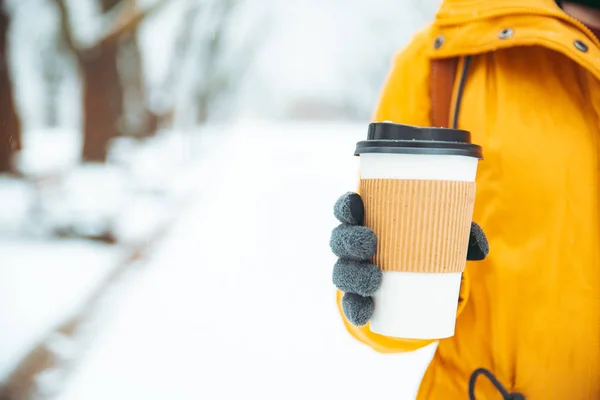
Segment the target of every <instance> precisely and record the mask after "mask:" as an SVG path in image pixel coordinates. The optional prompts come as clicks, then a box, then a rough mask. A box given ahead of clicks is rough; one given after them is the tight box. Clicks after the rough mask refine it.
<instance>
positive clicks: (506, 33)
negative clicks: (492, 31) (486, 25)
mask: <svg viewBox="0 0 600 400" xmlns="http://www.w3.org/2000/svg"><path fill="white" fill-rule="evenodd" d="M513 33H515V31H514V30H513V29H512V28H505V29H502V30H501V31H500V33H499V34H498V37H499V38H500V39H508V38H509V37H511V36H512V35H513Z"/></svg>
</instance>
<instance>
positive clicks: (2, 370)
mask: <svg viewBox="0 0 600 400" xmlns="http://www.w3.org/2000/svg"><path fill="white" fill-rule="evenodd" d="M220 132H221V128H219V127H217V126H214V127H212V128H206V129H201V130H197V131H194V132H165V133H164V134H160V135H158V136H157V137H155V138H152V139H151V140H149V141H148V142H146V143H144V144H143V145H140V144H137V145H132V144H131V143H130V144H127V143H126V142H125V141H124V142H123V143H121V144H120V145H119V146H118V147H119V148H120V150H119V149H118V148H117V147H116V148H115V151H114V153H113V154H112V159H111V164H105V165H96V166H91V165H76V164H75V163H74V162H72V161H69V160H71V157H70V153H71V152H72V151H76V150H74V149H73V148H70V147H69V146H68V145H67V146H59V144H61V142H62V143H63V144H68V142H69V140H68V139H69V132H64V131H57V132H56V133H53V132H47V131H44V132H38V133H39V134H38V133H35V132H34V133H31V134H29V135H25V138H26V139H27V140H28V141H31V142H32V143H36V144H38V145H37V146H36V145H31V146H28V147H27V151H25V152H23V154H22V157H21V160H20V164H19V165H20V167H21V168H20V169H21V171H23V172H24V173H25V174H26V177H27V178H25V179H23V178H15V177H10V176H0V382H3V381H4V380H5V379H6V378H7V377H8V375H9V374H11V373H12V372H13V370H14V369H15V368H16V367H17V365H18V364H19V363H20V362H21V361H22V360H23V359H24V358H25V357H26V356H27V355H28V354H29V353H30V352H31V351H32V350H33V349H34V348H35V347H36V346H38V345H39V344H40V342H41V341H42V340H44V339H45V338H46V337H47V336H48V335H49V334H50V333H51V332H52V331H53V330H54V329H56V328H57V327H58V326H59V325H60V324H62V323H64V322H65V321H66V320H67V319H69V318H72V317H73V316H74V315H75V314H76V313H78V312H80V310H81V309H82V307H83V306H84V304H85V302H86V301H87V300H88V299H89V298H90V296H91V295H93V294H94V293H95V292H96V291H97V290H99V289H100V288H101V287H102V285H103V284H104V281H105V280H106V279H107V278H108V277H109V276H110V275H111V274H112V273H113V272H114V271H115V269H116V268H117V267H119V266H120V265H122V263H123V262H124V260H125V259H126V258H127V257H129V256H130V253H131V252H132V251H136V249H138V248H139V246H140V245H143V243H145V241H147V240H148V239H149V238H150V237H152V235H153V234H154V232H156V231H157V230H161V229H162V228H163V227H164V226H165V224H168V223H169V221H170V220H171V219H172V218H173V217H174V215H176V214H177V213H179V212H180V211H181V208H182V207H183V206H184V205H185V203H186V201H187V199H189V198H190V196H192V195H193V192H194V191H196V190H197V188H198V187H199V184H198V183H197V182H196V181H195V180H194V179H195V178H196V176H195V173H196V168H204V165H205V164H208V165H210V163H211V157H213V156H214V157H216V156H218V154H219V150H218V147H219V146H220V142H219V141H218V140H217V139H218V136H219V135H220ZM33 138H37V141H36V140H33ZM44 139H45V140H46V142H48V141H49V142H52V139H55V141H56V142H57V143H55V144H54V145H55V146H54V150H55V151H45V152H44V151H43V146H41V145H40V144H39V143H40V142H41V143H45V141H44ZM63 139H64V140H63ZM123 140H124V139H123ZM199 148H202V149H204V148H211V149H213V150H215V152H214V153H215V154H214V155H211V154H210V152H208V151H202V152H201V153H202V155H201V156H200V157H198V156H197V154H196V151H198V149H199ZM122 152H127V157H121V156H120V153H122ZM194 157H195V158H196V159H195V160H193V158H194ZM55 174H57V176H59V177H60V179H59V181H55V180H56V179H57V178H56V177H54V175H55ZM44 176H50V177H51V178H50V179H49V182H46V183H40V181H38V179H42V180H43V179H44ZM40 177H41V178H40ZM106 221H108V222H110V224H111V229H112V231H113V233H114V235H115V236H116V238H117V240H118V241H117V243H116V244H113V245H108V244H104V243H98V242H94V241H89V240H82V239H64V238H63V239H59V238H57V237H55V236H52V235H51V232H52V231H53V230H54V229H56V228H57V227H61V226H65V225H69V226H73V227H74V228H76V229H78V230H80V231H83V232H85V231H86V230H88V231H94V230H98V229H99V228H98V225H102V224H103V223H104V222H106Z"/></svg>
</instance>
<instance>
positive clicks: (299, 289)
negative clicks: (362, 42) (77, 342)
mask: <svg viewBox="0 0 600 400" xmlns="http://www.w3.org/2000/svg"><path fill="white" fill-rule="evenodd" d="M365 134H366V126H361V125H348V124H333V123H332V124H320V125H316V124H310V123H306V124H298V125H294V126H285V125H273V124H257V123H248V122H247V123H242V124H240V125H239V126H238V127H237V128H236V129H234V130H233V131H232V132H230V133H229V134H227V135H225V134H224V135H222V142H221V144H220V146H218V150H216V149H217V147H215V148H214V149H215V150H214V151H213V152H212V154H211V158H212V160H211V161H210V167H208V168H204V169H202V170H201V171H200V172H199V173H198V174H197V177H196V179H198V182H199V184H200V194H199V196H198V200H197V202H196V204H195V205H194V206H193V207H192V208H191V209H190V210H189V211H188V212H187V214H186V215H185V217H184V218H182V219H181V220H180V222H179V223H178V225H177V226H175V228H174V230H173V231H172V233H171V235H170V236H169V237H168V239H167V240H166V241H165V242H163V244H162V245H161V246H160V247H159V248H157V249H155V250H156V253H155V256H154V257H153V259H152V260H151V262H150V265H148V266H147V269H146V271H145V272H144V273H143V274H142V275H140V276H139V277H138V279H136V280H135V281H134V282H133V283H131V286H129V287H128V288H127V291H126V292H125V294H124V295H122V296H121V298H120V299H119V301H117V302H115V303H114V304H113V305H112V313H111V315H112V317H111V318H110V319H107V320H105V321H104V324H103V328H102V330H101V331H100V332H99V335H98V337H97V339H96V340H95V341H94V342H93V346H92V348H91V349H90V350H89V352H88V353H87V356H86V357H85V358H84V360H83V361H82V363H81V364H80V365H79V367H78V368H77V369H76V371H75V372H74V373H73V374H72V375H71V376H70V379H69V380H68V383H67V385H66V386H65V387H64V390H63V392H62V394H61V395H60V396H58V399H59V400H80V399H86V400H95V399H102V400H103V399H107V398H110V399H161V400H162V399H177V400H179V399H210V400H213V399H214V400H221V399H240V398H243V399H254V398H257V399H258V398H260V399H278V400H279V399H302V400H305V399H321V398H323V399H325V398H334V399H348V400H352V399H364V398H376V399H382V400H383V399H410V398H414V395H415V393H416V390H417V385H418V382H419V380H420V378H421V377H422V374H423V372H424V369H425V367H426V365H427V363H428V362H429V360H430V358H431V356H432V352H433V347H430V348H426V349H423V350H421V351H418V352H415V353H411V354H401V355H381V354H378V353H376V352H374V351H373V350H371V349H369V348H367V347H366V346H363V345H361V344H360V343H358V342H356V341H354V340H353V339H352V338H351V337H350V336H349V335H348V334H347V332H346V331H345V329H344V327H343V325H342V322H341V320H340V317H339V315H338V313H337V309H336V305H335V300H334V288H333V286H332V283H331V270H332V267H333V264H334V262H335V259H334V256H333V255H332V254H331V252H330V250H329V246H328V240H329V234H330V231H331V229H332V228H333V227H334V226H335V224H336V222H335V219H334V217H333V215H332V205H333V203H334V201H335V199H336V198H337V197H338V196H339V195H341V194H342V193H344V192H345V191H347V190H353V189H354V188H355V185H356V178H357V167H358V165H357V159H356V158H355V157H353V156H352V154H353V150H354V145H355V143H356V142H357V141H358V140H361V139H362V138H363V137H364V136H365ZM211 149H213V148H211ZM215 152H216V154H215Z"/></svg>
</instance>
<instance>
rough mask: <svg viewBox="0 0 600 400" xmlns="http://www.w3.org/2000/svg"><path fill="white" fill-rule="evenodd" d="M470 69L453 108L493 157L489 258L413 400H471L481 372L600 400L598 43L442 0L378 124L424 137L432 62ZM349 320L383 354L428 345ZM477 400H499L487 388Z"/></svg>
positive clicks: (470, 272)
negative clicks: (450, 60) (416, 129)
mask: <svg viewBox="0 0 600 400" xmlns="http://www.w3.org/2000/svg"><path fill="white" fill-rule="evenodd" d="M463 56H471V57H470V63H468V70H465V66H466V65H467V63H464V62H461V63H460V65H459V68H458V75H459V77H460V76H462V75H464V77H465V79H464V83H463V84H462V96H457V93H458V91H459V87H460V86H461V82H460V81H461V79H456V84H455V92H454V95H453V96H454V99H453V102H452V103H453V104H454V105H456V104H457V100H458V98H459V97H460V113H459V115H458V120H457V121H456V123H457V126H458V128H461V129H466V130H469V131H471V133H472V138H473V141H474V143H477V144H480V145H481V146H482V147H483V150H484V157H485V160H484V161H482V162H481V163H480V166H479V167H480V169H479V171H478V176H477V197H476V206H475V214H474V217H473V219H474V220H475V221H477V222H478V223H479V224H480V225H481V226H482V227H483V229H484V230H485V232H486V234H487V236H488V239H489V242H490V255H489V256H488V258H487V259H486V260H485V261H483V262H469V263H468V264H467V267H466V270H465V273H464V275H463V287H462V295H461V297H462V299H463V300H462V301H461V303H460V305H459V313H458V318H457V324H456V334H455V336H454V337H452V338H449V339H444V340H441V341H440V342H439V345H438V348H437V350H436V354H435V356H434V358H433V360H432V362H431V364H430V365H429V367H428V369H427V371H426V373H425V376H424V378H423V381H422V383H421V386H420V390H419V395H418V399H419V400H425V399H426V400H431V399H434V400H438V399H439V400H453V399H456V400H458V399H468V398H469V397H468V384H469V378H470V376H471V374H472V373H473V371H474V370H476V369H478V368H486V369H488V370H489V371H491V372H492V373H493V374H494V375H495V377H496V378H497V379H498V381H500V382H501V383H502V384H503V385H504V386H505V387H506V388H507V390H508V391H510V392H518V393H521V394H522V395H523V396H524V397H525V399H527V400H552V399H557V400H558V399H560V400H565V399H569V400H590V399H600V215H599V211H598V208H599V200H600V198H599V197H600V184H599V178H600V174H599V161H600V143H599V141H600V138H599V130H600V81H599V78H600V42H599V41H598V40H597V38H596V37H595V36H594V35H593V33H592V32H590V31H589V30H588V29H587V28H586V27H585V26H584V25H582V24H581V23H579V22H578V21H576V20H574V19H573V18H571V17H569V16H567V15H566V14H565V13H564V12H563V11H562V10H561V9H560V8H559V7H558V6H556V4H555V2H554V0H445V1H444V2H443V4H442V6H441V8H440V10H439V12H438V14H437V16H436V18H435V21H434V22H433V23H432V24H431V25H430V26H428V27H427V28H426V29H424V30H423V31H421V32H419V33H418V34H417V35H416V36H415V37H414V38H413V40H412V41H411V43H410V44H409V45H408V46H407V47H406V48H405V49H403V50H402V51H400V52H399V53H398V55H397V56H396V58H395V60H394V64H393V67H392V69H391V72H390V74H389V76H388V79H387V81H386V84H385V86H384V88H383V91H382V95H381V99H380V102H379V105H378V107H377V109H376V112H375V116H374V120H375V121H383V120H391V121H394V122H398V123H405V124H414V125H428V124H429V123H430V109H431V105H430V97H429V92H428V90H429V86H428V84H429V71H430V60H431V59H434V58H445V57H463ZM454 107H456V106H454ZM450 115H451V116H453V115H454V112H453V110H451V113H450ZM451 120H452V118H451ZM337 295H338V296H337V301H338V305H340V300H341V293H340V292H339V291H338V293H337ZM340 313H341V315H342V318H343V321H344V323H345V326H346V327H347V329H348V331H349V332H350V333H351V334H352V335H353V336H354V337H355V338H356V339H358V340H359V341H361V342H363V343H365V344H367V345H369V346H371V347H372V348H374V349H375V350H377V351H380V352H383V353H396V352H406V351H412V350H415V349H418V348H421V347H423V346H425V345H427V344H429V343H430V342H427V341H418V340H400V339H395V338H389V337H384V336H381V335H377V334H374V333H372V332H370V330H369V326H368V325H367V326H365V327H362V328H358V327H355V326H353V325H351V324H350V323H349V322H348V321H347V320H346V319H345V318H344V317H343V313H342V312H341V307H340ZM401 379H402V378H401V377H399V380H401ZM475 389H476V390H475V392H476V398H477V399H478V400H488V399H502V398H503V396H502V395H501V394H500V392H499V391H498V390H497V389H496V388H495V387H494V386H493V385H492V384H491V383H490V381H489V380H488V379H486V378H483V377H481V376H480V377H479V378H478V379H477V382H476V385H475ZM401 400H404V399H401Z"/></svg>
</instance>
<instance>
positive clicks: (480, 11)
mask: <svg viewBox="0 0 600 400" xmlns="http://www.w3.org/2000/svg"><path fill="white" fill-rule="evenodd" d="M511 14H542V15H543V14H555V15H559V14H562V10H561V9H560V7H558V5H557V4H556V2H555V1H554V0H444V1H443V2H442V4H441V6H440V9H439V11H438V13H437V15H436V22H438V23H440V24H444V25H445V24H453V23H461V22H465V21H471V20H477V19H485V18H493V17H500V16H505V15H511Z"/></svg>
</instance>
